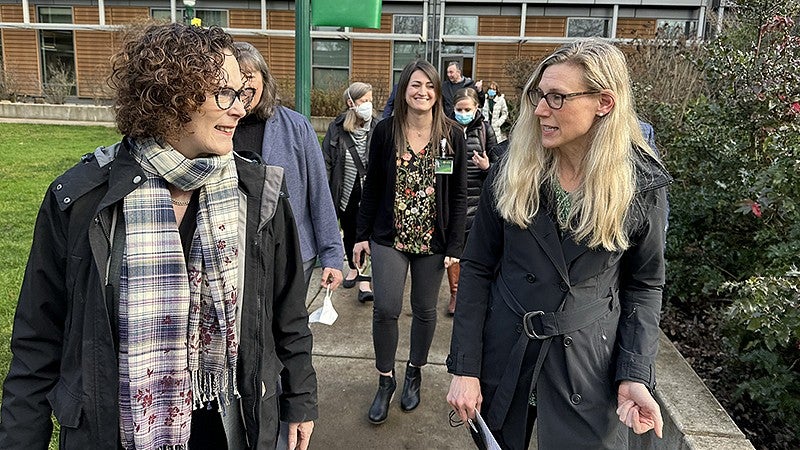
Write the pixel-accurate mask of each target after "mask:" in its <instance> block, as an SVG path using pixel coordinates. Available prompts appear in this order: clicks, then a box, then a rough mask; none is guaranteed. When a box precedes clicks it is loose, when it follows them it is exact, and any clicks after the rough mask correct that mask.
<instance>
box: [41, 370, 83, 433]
mask: <svg viewBox="0 0 800 450" xmlns="http://www.w3.org/2000/svg"><path fill="white" fill-rule="evenodd" d="M47 401H49V402H50V406H51V407H52V408H53V415H54V416H56V420H58V423H59V424H61V426H62V427H68V428H78V426H79V425H80V422H81V413H82V411H83V407H82V405H81V400H80V396H76V395H74V394H73V393H72V392H70V391H69V389H68V388H67V386H66V385H65V384H64V382H63V380H58V383H56V385H55V387H54V388H53V390H51V391H50V392H48V393H47Z"/></svg>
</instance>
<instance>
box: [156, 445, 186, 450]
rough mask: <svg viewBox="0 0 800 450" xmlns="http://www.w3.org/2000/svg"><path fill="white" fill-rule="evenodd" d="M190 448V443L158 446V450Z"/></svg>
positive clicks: (183, 449)
mask: <svg viewBox="0 0 800 450" xmlns="http://www.w3.org/2000/svg"><path fill="white" fill-rule="evenodd" d="M188 448H189V445H188V444H175V445H162V446H161V447H158V450H187V449H188Z"/></svg>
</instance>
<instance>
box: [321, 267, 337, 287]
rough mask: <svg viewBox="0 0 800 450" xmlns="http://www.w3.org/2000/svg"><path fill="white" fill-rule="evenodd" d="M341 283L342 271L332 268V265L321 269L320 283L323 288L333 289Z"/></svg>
mask: <svg viewBox="0 0 800 450" xmlns="http://www.w3.org/2000/svg"><path fill="white" fill-rule="evenodd" d="M340 284H342V271H341V270H339V269H334V268H333V267H324V268H323V269H322V281H321V282H320V285H321V286H322V287H324V288H330V289H331V290H332V291H335V290H336V288H338V287H339V285H340Z"/></svg>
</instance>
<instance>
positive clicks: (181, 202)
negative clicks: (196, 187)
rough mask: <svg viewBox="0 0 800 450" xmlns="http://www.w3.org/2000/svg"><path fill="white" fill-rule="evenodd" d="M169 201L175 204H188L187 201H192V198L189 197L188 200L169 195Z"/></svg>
mask: <svg viewBox="0 0 800 450" xmlns="http://www.w3.org/2000/svg"><path fill="white" fill-rule="evenodd" d="M169 201H170V202H172V204H173V205H175V206H189V203H190V202H191V201H192V199H191V198H189V200H175V199H174V198H172V197H170V199H169Z"/></svg>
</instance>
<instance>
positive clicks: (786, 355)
mask: <svg viewBox="0 0 800 450" xmlns="http://www.w3.org/2000/svg"><path fill="white" fill-rule="evenodd" d="M798 13H800V5H798V3H796V2H782V1H778V0H737V8H736V9H735V16H734V18H733V20H731V21H729V22H728V23H726V25H725V27H724V28H723V30H722V32H721V33H720V34H719V36H717V37H716V38H715V39H713V40H710V41H707V42H705V43H702V44H700V45H689V44H685V43H678V45H672V44H671V43H670V44H666V43H663V44H655V45H652V46H649V47H647V48H642V50H643V51H642V52H638V53H637V52H632V53H631V60H632V64H631V68H632V73H633V77H634V80H636V83H635V90H634V92H635V94H636V96H637V105H638V107H639V109H640V111H642V112H643V113H644V114H643V115H644V116H645V117H646V118H647V119H648V120H650V121H651V122H652V123H653V124H654V126H655V129H656V136H657V144H658V146H659V148H660V149H661V150H662V154H665V157H664V161H665V164H666V165H667V167H668V169H669V171H670V172H671V174H672V175H673V176H674V177H675V183H673V185H672V186H671V188H670V207H671V213H670V231H669V236H668V239H667V264H668V266H667V288H668V291H667V294H668V299H669V302H670V303H671V304H668V307H670V308H679V309H681V310H686V311H692V312H693V313H694V314H714V313H716V312H717V311H719V310H720V309H721V306H725V305H730V309H728V310H727V314H726V315H725V318H724V322H725V325H724V327H723V329H724V331H725V335H726V337H727V338H726V339H727V342H728V343H729V344H730V352H731V354H730V356H731V360H732V361H735V362H734V363H733V365H734V366H733V367H728V370H738V371H742V372H746V373H748V374H749V376H748V377H747V379H746V380H743V381H741V380H740V381H739V383H738V389H737V390H736V392H737V395H738V396H739V398H748V399H751V400H752V403H754V404H757V405H759V406H763V407H764V408H765V409H766V410H767V411H769V412H770V413H771V414H772V417H773V418H774V419H775V420H776V421H780V422H781V423H783V424H785V426H788V427H794V430H796V431H797V433H796V434H800V427H798V426H797V424H798V423H799V422H800V368H799V367H798V366H799V365H800V362H799V361H800V348H798V345H800V312H799V311H800V308H798V307H800V302H798V290H799V289H800V278H799V277H798V274H797V271H796V270H795V269H793V266H794V265H795V264H796V263H797V255H798V253H800V71H798V70H797V67H800V36H798V32H797V31H798V26H797V24H796V23H795V22H794V20H793V19H792V17H797V16H798ZM726 297H727V298H726ZM729 410H730V409H729ZM763 426H764V427H768V426H769V425H767V424H764V425H763ZM766 433H768V431H767V432H765V434H766ZM784 441H786V442H790V441H791V442H796V439H792V438H785V439H784ZM789 446H790V447H791V444H789ZM787 448H788V447H787Z"/></svg>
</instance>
